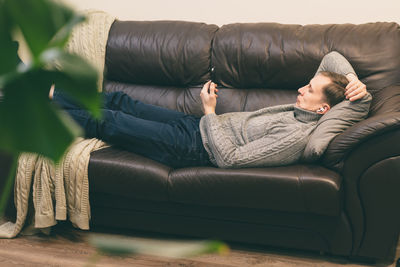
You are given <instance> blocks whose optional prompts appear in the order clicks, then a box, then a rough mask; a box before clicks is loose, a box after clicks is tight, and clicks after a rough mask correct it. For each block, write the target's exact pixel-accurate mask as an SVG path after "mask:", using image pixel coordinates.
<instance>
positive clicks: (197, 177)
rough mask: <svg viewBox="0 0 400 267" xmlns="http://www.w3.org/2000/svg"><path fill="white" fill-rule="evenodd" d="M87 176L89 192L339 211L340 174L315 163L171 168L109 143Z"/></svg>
mask: <svg viewBox="0 0 400 267" xmlns="http://www.w3.org/2000/svg"><path fill="white" fill-rule="evenodd" d="M89 181H90V190H91V191H90V192H92V193H107V194H111V195H116V196H123V197H128V198H135V199H146V200H151V201H164V202H165V201H170V202H173V203H183V204H196V205H202V206H214V207H240V208H250V209H265V210H275V211H285V212H303V213H313V214H321V215H331V216H336V215H338V214H339V213H340V210H341V194H342V192H341V191H342V190H341V176H340V175H339V174H337V173H336V172H333V171H330V170H328V169H326V168H324V167H319V166H316V165H292V166H284V167H274V168H252V169H235V170H229V169H219V168H214V167H195V168H183V169H175V170H174V169H171V168H169V167H168V166H165V165H163V164H160V163H157V162H155V161H153V160H150V159H147V158H145V157H142V156H139V155H136V154H134V153H130V152H127V151H123V150H120V149H118V148H114V147H109V148H105V149H102V150H98V151H95V152H93V153H92V154H91V159H90V163H89Z"/></svg>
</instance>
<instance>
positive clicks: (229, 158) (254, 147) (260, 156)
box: [204, 114, 308, 168]
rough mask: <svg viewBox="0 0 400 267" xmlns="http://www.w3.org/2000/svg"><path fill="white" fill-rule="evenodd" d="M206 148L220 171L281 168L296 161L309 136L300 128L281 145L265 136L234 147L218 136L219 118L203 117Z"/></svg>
mask: <svg viewBox="0 0 400 267" xmlns="http://www.w3.org/2000/svg"><path fill="white" fill-rule="evenodd" d="M204 123H205V127H204V128H205V129H206V134H207V135H208V136H210V137H213V138H208V141H209V143H208V145H209V147H210V150H211V151H212V154H213V157H214V160H215V161H216V163H217V165H218V167H220V168H243V167H261V166H263V167H267V166H278V165H279V166H281V165H288V164H292V163H294V162H296V161H297V160H298V159H299V158H300V156H301V155H302V152H303V150H304V147H305V145H306V144H307V141H308V137H307V136H308V134H305V132H304V129H301V128H300V127H299V128H298V129H296V130H295V131H293V132H291V134H290V135H288V136H286V137H285V140H281V142H279V143H277V142H275V143H274V142H271V140H269V139H268V138H269V137H268V136H265V137H263V138H259V139H257V140H254V141H252V142H249V143H246V144H244V145H238V144H235V142H234V141H233V140H232V139H231V138H230V137H229V136H228V135H224V134H221V128H223V126H222V124H221V122H220V121H219V117H218V116H217V115H215V114H208V115H206V116H205V117H204Z"/></svg>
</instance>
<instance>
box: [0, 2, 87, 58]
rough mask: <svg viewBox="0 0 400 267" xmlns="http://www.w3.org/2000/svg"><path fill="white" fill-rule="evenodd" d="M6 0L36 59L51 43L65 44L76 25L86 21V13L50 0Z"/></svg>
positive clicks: (10, 12)
mask: <svg viewBox="0 0 400 267" xmlns="http://www.w3.org/2000/svg"><path fill="white" fill-rule="evenodd" d="M4 1H5V6H6V10H7V11H8V12H9V14H10V16H11V17H12V18H13V20H14V21H15V23H16V24H17V25H18V26H19V27H20V29H21V32H22V34H23V35H24V37H25V40H26V43H27V45H28V47H29V48H30V50H31V52H32V54H33V58H34V59H37V58H38V57H39V55H40V53H41V52H42V51H43V50H44V49H46V48H48V47H49V46H57V47H62V46H64V44H65V42H66V40H67V38H68V35H69V33H70V31H71V29H72V27H73V26H74V25H75V24H76V23H79V22H80V21H82V16H79V15H75V13H74V12H73V11H72V10H71V9H69V8H67V7H65V6H63V5H62V4H59V3H55V2H52V1H50V0H34V1H32V0H4ZM59 31H61V32H60V33H58V32H59ZM51 41H52V42H51ZM50 42H51V43H50Z"/></svg>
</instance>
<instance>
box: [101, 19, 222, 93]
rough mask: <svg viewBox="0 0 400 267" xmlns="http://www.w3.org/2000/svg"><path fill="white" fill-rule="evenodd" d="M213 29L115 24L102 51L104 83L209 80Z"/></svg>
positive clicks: (177, 24) (146, 23)
mask: <svg viewBox="0 0 400 267" xmlns="http://www.w3.org/2000/svg"><path fill="white" fill-rule="evenodd" d="M217 30H218V26H216V25H207V24H204V23H195V22H183V21H115V22H114V23H113V25H112V26H111V29H110V32H109V37H108V42H107V47H106V62H105V65H106V67H105V68H106V79H108V80H113V81H119V82H127V83H132V84H152V85H193V84H200V83H202V82H203V81H205V80H207V79H209V67H210V51H211V43H212V40H213V37H214V34H215V32H216V31H217Z"/></svg>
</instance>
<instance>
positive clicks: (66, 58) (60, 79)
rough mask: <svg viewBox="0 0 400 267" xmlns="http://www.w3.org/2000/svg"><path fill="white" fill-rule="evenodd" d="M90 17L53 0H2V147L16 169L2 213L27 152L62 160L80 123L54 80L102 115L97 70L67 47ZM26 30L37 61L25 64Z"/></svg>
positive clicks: (6, 190) (0, 203)
mask: <svg viewBox="0 0 400 267" xmlns="http://www.w3.org/2000/svg"><path fill="white" fill-rule="evenodd" d="M84 20H85V17H84V16H82V15H79V14H77V13H75V12H74V11H73V10H71V9H70V8H68V7H66V6H64V5H62V4H60V3H58V2H53V1H50V0H34V1H32V0H0V40H1V42H0V93H1V95H3V96H2V99H1V100H0V125H1V131H0V150H2V151H6V152H7V153H9V154H11V155H13V160H14V164H13V168H12V169H11V171H10V174H9V177H8V179H7V181H6V185H5V187H4V188H3V192H2V194H1V198H0V216H2V215H3V214H4V209H5V206H6V205H7V200H8V198H9V193H10V191H11V189H12V184H13V180H14V175H15V167H16V161H17V159H18V155H19V154H20V153H21V152H33V153H38V154H41V155H44V156H46V157H48V158H50V159H52V160H54V161H55V162H57V161H59V160H60V159H61V157H62V155H63V154H64V152H65V150H66V149H67V147H68V146H69V145H70V144H71V142H72V141H73V140H74V139H75V137H76V136H78V135H79V133H80V129H79V127H78V126H77V125H76V124H74V123H72V120H71V119H69V117H68V116H67V115H66V114H65V113H64V112H62V111H61V110H59V109H57V108H56V107H55V106H54V105H53V104H52V103H51V102H50V101H49V98H48V94H49V89H50V87H51V85H52V84H54V83H55V84H57V88H58V89H61V90H62V91H65V92H66V93H67V94H68V95H70V96H71V97H73V98H74V99H75V100H77V101H78V102H80V103H81V104H82V106H84V107H85V108H87V109H88V110H89V111H90V112H91V113H92V114H93V115H94V116H95V117H98V116H99V115H100V109H99V105H100V101H101V100H100V96H99V94H97V78H98V77H97V71H96V70H95V68H93V67H92V66H91V65H90V64H89V63H87V62H86V61H85V60H83V59H82V58H80V57H79V56H77V55H75V54H71V53H68V52H66V51H65V49H64V46H65V45H66V43H67V41H68V38H69V36H70V34H71V31H72V28H73V27H74V26H75V25H76V24H78V23H80V22H82V21H84ZM17 30H19V31H20V32H21V33H22V36H23V39H24V40H25V42H26V44H27V47H28V49H29V52H30V55H31V62H28V63H27V64H23V63H22V62H20V60H19V57H18V54H17V49H18V45H17V44H16V42H15V41H13V35H14V34H15V32H16V31H17Z"/></svg>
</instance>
